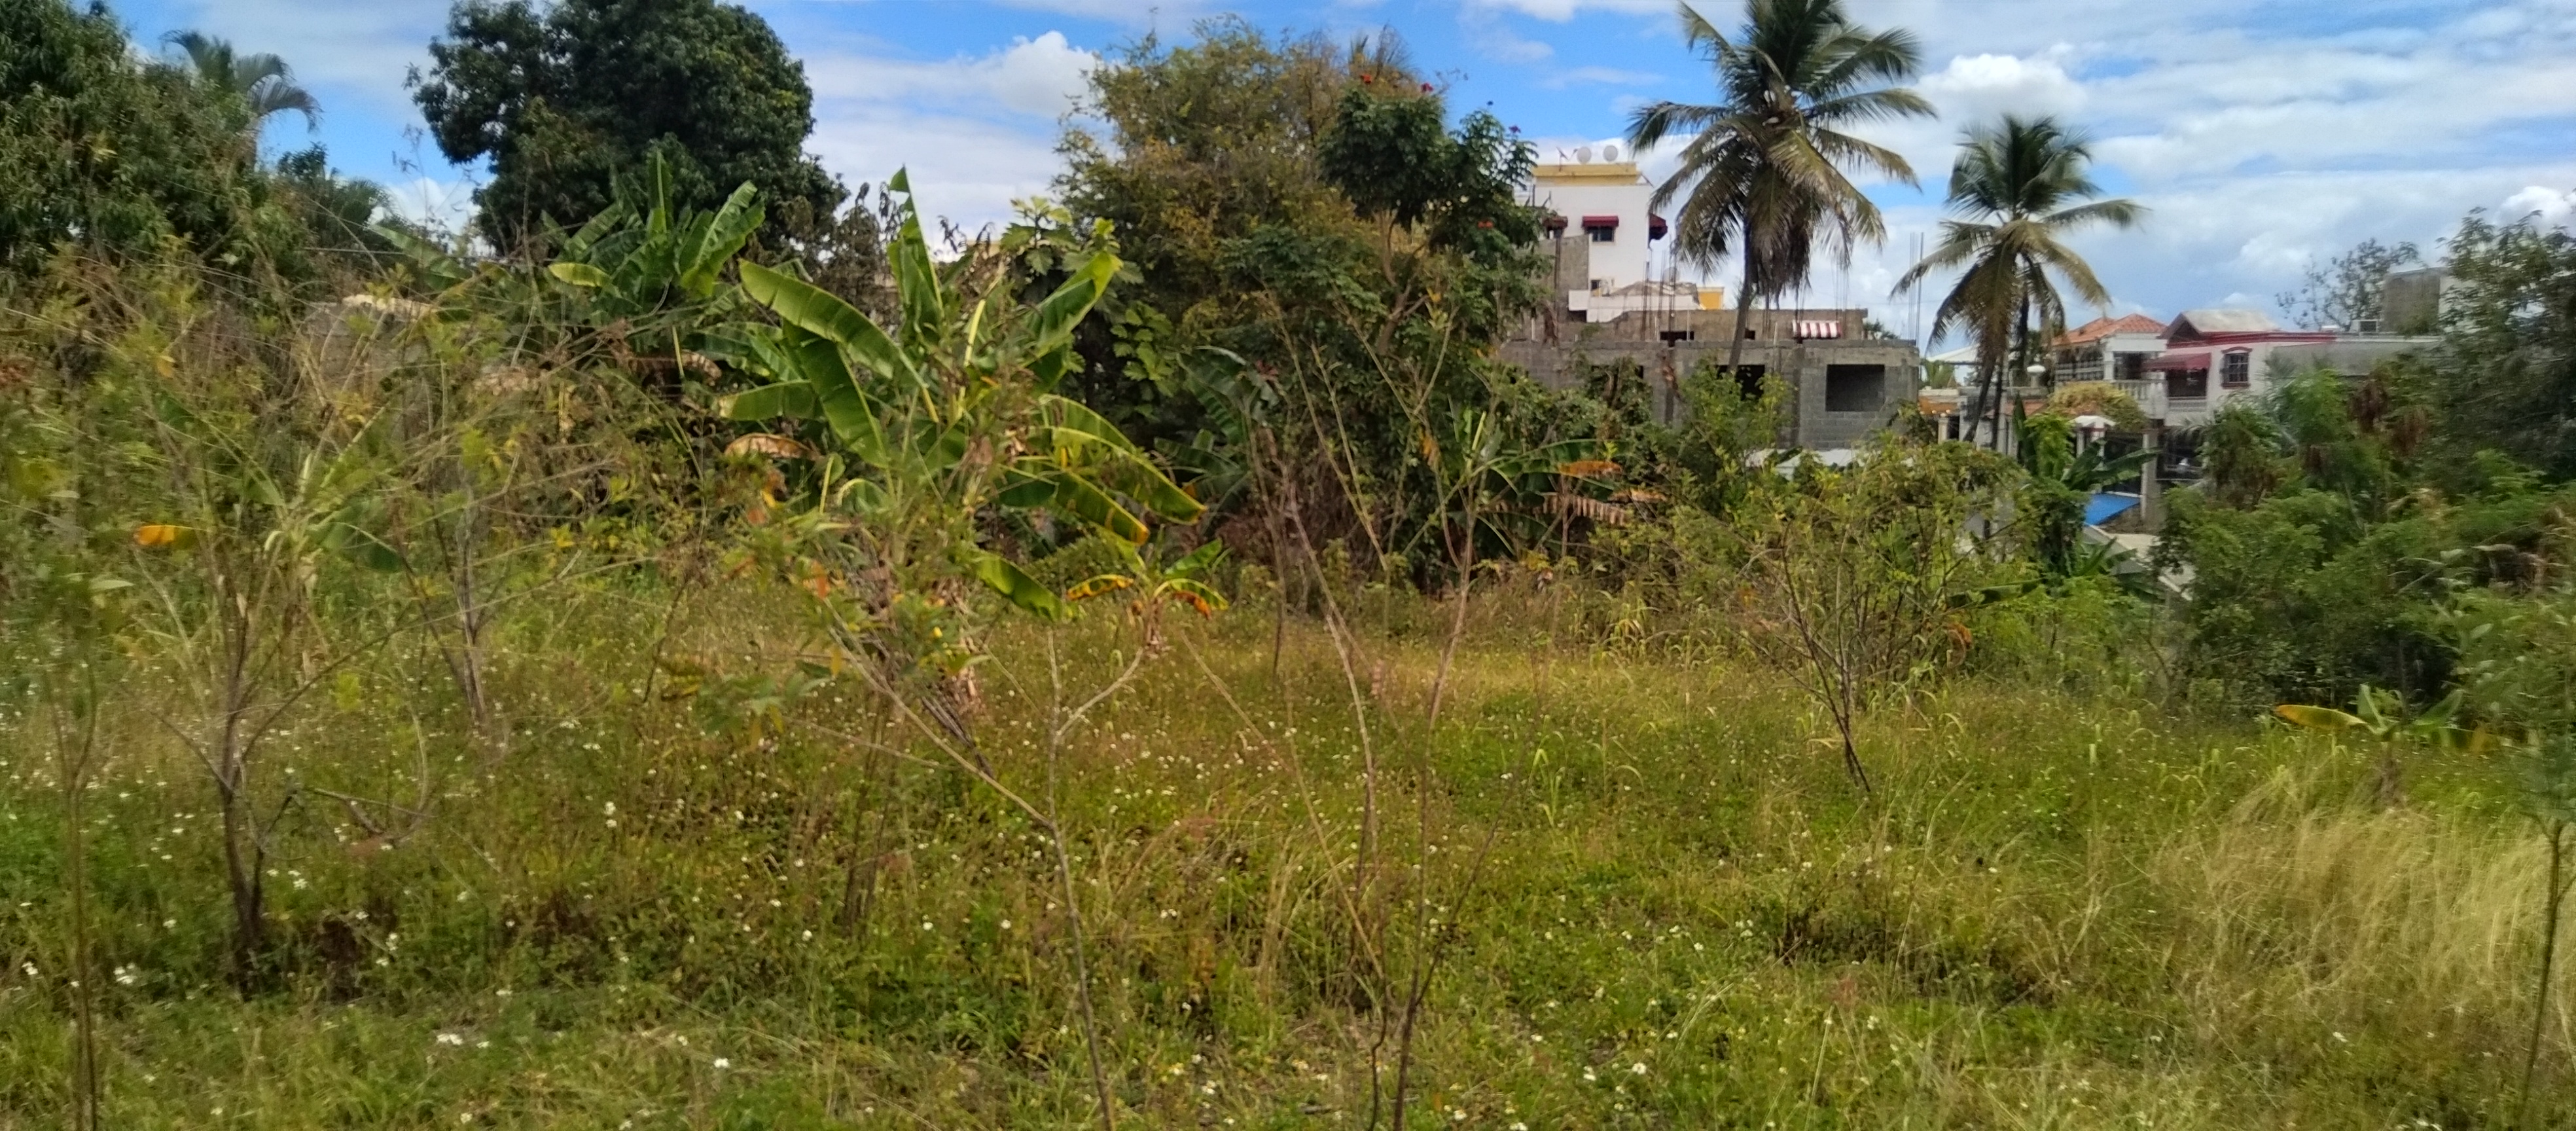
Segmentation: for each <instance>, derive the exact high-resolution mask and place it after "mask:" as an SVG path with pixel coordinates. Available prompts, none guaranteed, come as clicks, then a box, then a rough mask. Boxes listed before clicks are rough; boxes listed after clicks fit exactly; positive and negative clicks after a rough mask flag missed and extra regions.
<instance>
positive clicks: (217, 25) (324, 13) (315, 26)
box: [134, 0, 448, 118]
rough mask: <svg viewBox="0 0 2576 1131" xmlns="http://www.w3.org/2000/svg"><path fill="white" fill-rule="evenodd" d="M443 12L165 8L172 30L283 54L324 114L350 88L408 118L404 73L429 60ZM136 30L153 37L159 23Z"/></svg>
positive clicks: (408, 1) (390, 7)
mask: <svg viewBox="0 0 2576 1131" xmlns="http://www.w3.org/2000/svg"><path fill="white" fill-rule="evenodd" d="M447 12H448V0H372V2H370V3H363V4H314V3H303V2H298V0H181V2H180V3H177V4H174V5H172V6H171V8H170V9H169V10H168V11H167V12H166V13H165V14H166V15H167V16H168V17H169V18H170V20H171V21H172V22H171V24H170V27H171V28H172V29H177V28H197V29H200V30H203V31H205V32H207V33H208V34H210V35H216V36H220V37H222V38H225V39H229V40H231V41H232V43H233V46H234V47H235V48H236V49H238V50H241V51H244V52H261V51H264V52H268V53H271V54H274V55H276V56H278V57H279V58H282V59H284V60H286V62H287V65H289V66H291V67H293V68H295V77H296V80H297V81H298V82H300V83H302V84H303V85H304V86H306V87H307V88H312V89H316V90H321V91H324V92H325V93H327V94H329V95H330V97H329V98H326V99H325V100H324V103H323V111H324V113H326V114H327V113H329V112H330V111H331V110H332V108H333V107H334V106H335V105H337V104H338V103H339V101H340V98H341V97H342V96H345V95H353V96H356V97H357V98H359V99H361V100H363V101H364V102H366V103H368V104H369V105H370V107H371V108H373V109H376V110H380V111H391V112H395V113H398V114H400V115H402V116H404V117H406V118H408V117H409V116H410V114H411V112H412V111H411V98H410V95H409V92H407V91H405V90H404V89H403V85H402V80H403V73H404V71H405V70H406V69H408V68H410V67H412V66H414V65H420V66H426V65H427V64H428V62H429V41H430V40H431V39H432V38H433V37H435V36H437V35H438V34H439V32H440V31H442V30H444V29H445V28H446V26H447ZM134 30H135V31H136V32H137V33H138V34H140V35H144V36H152V35H157V34H159V32H160V31H161V30H164V29H156V28H148V27H138V28H136V29H134ZM151 46H157V44H153V45H151Z"/></svg>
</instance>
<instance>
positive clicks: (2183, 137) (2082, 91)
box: [111, 0, 2576, 331]
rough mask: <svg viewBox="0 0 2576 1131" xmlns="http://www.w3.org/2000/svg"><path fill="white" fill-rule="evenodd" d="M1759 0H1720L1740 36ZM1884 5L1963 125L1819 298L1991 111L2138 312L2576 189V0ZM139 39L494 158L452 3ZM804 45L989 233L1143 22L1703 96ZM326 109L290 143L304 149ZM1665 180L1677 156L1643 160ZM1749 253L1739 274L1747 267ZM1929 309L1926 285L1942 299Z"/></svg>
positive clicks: (895, 154)
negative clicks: (1962, 133) (463, 61)
mask: <svg viewBox="0 0 2576 1131" xmlns="http://www.w3.org/2000/svg"><path fill="white" fill-rule="evenodd" d="M1739 5H1740V0H1708V2H1707V3H1705V4H1703V6H1702V10H1703V11H1704V12H1706V13H1708V15H1709V16H1710V18H1711V19H1712V20H1714V21H1715V22H1717V23H1719V24H1720V25H1721V26H1731V25H1733V24H1734V23H1736V22H1738V21H1739V19H1740V12H1741V8H1740V6H1739ZM1849 5H1850V10H1851V11H1852V13H1853V14H1854V16H1855V18H1857V19H1858V20H1860V21H1861V22H1862V23H1864V24H1868V25H1871V26H1901V27H1906V28H1910V29H1912V30H1914V31H1915V33H1916V34H1917V35H1918V36H1919V37H1921V39H1922V41H1923V45H1924V71H1923V74H1922V76H1921V77H1920V78H1919V79H1918V80H1917V83H1916V85H1917V86H1918V87H1919V88H1920V89H1921V90H1922V91H1923V92H1924V93H1925V94H1926V95H1928V96H1929V97H1931V98H1932V100H1933V101H1934V102H1935V103H1936V104H1937V105H1939V106H1940V107H1941V108H1942V110H1943V117H1942V119H1941V120H1939V121H1926V122H1919V123H1908V124H1904V125H1901V126H1896V127H1889V128H1885V129H1882V130H1879V131H1878V132H1877V137H1878V140H1881V141H1883V142H1885V143H1887V144H1890V145H1892V146H1894V147H1896V148H1897V149H1898V150H1899V151H1901V152H1903V153H1905V154H1906V155H1907V156H1908V157H1909V158H1910V159H1911V160H1912V161H1913V163H1914V165H1915V168H1916V170H1917V172H1918V173H1919V174H1920V176H1921V180H1922V182H1923V187H1922V188H1921V189H1916V188H1911V187H1908V186H1905V185H1902V184H1884V185H1876V186H1872V188H1871V191H1872V194H1873V195H1874V196H1875V197H1876V198H1877V199H1878V200H1879V202H1880V203H1881V205H1882V206H1883V207H1884V208H1885V209H1886V210H1887V213H1888V218H1889V228H1890V238H1889V241H1888V243H1887V245H1886V246H1885V247H1884V248H1880V249H1868V248H1864V249H1862V250H1861V251H1860V252H1859V253H1858V254H1857V255H1856V256H1855V257H1854V261H1853V263H1852V265H1851V267H1850V269H1849V270H1848V271H1837V270H1832V269H1827V270H1825V271H1824V272H1822V273H1821V274H1820V276H1819V282H1818V284H1817V286H1816V288H1815V289H1814V290H1813V291H1811V292H1810V293H1809V295H1808V296H1807V298H1808V301H1809V302H1810V303H1811V304H1814V305H1843V304H1850V305H1868V306H1872V307H1875V308H1877V310H1878V311H1879V313H1880V316H1881V318H1882V319H1883V320H1885V321H1887V322H1888V323H1889V324H1890V325H1892V326H1895V327H1896V328H1898V329H1899V330H1900V331H1904V330H1909V329H1911V328H1912V327H1913V325H1914V319H1915V315H1914V303H1913V302H1912V301H1910V300H1895V299H1891V298H1890V297H1889V296H1888V293H1887V292H1888V285H1889V284H1890V282H1892V281H1893V279H1894V278H1895V276H1896V274H1897V273H1898V272H1900V271H1902V270H1903V268H1904V265H1905V261H1906V259H1907V256H1908V254H1909V253H1910V251H1911V249H1912V245H1913V240H1914V238H1915V236H1916V235H1917V234H1919V233H1926V232H1928V231H1929V230H1930V229H1931V227H1932V225H1933V224H1934V223H1935V222H1937V220H1938V218H1939V214H1940V210H1939V202H1940V197H1939V192H1940V189H1941V187H1942V183H1943V178H1944V176H1945V174H1946V172H1947V170H1948V167H1949V162H1950V158H1951V152H1952V146H1953V142H1954V140H1955V138H1956V137H1957V134H1958V131H1959V129H1960V127H1961V126H1962V125H1964V124H1965V123H1967V122H1971V121H1976V120H1980V119H1983V118H1987V117H1991V116H1993V115H1995V114H1999V113H2002V112H2004V111H2007V110H2011V111H2018V112H2023V113H2053V114H2058V115H2060V116H2062V117H2064V118H2067V119H2069V120H2071V121H2073V122H2075V123H2077V124H2079V125H2080V126H2081V127H2082V128H2084V129H2085V130H2087V131H2088V132H2089V133H2090V134H2091V135H2092V136H2093V137H2094V138H2095V139H2096V141H2097V146H2096V148H2097V152H2098V154H2099V157H2100V166H2101V167H2100V174H2101V179H2102V180H2103V181H2104V182H2105V184H2106V185H2108V186H2110V187H2111V188H2112V189H2113V190H2115V191H2117V192H2120V193H2124V194H2127V195H2131V196H2134V197H2135V198H2137V199H2138V200H2139V201H2141V202H2142V203H2144V204H2146V205H2147V206H2148V207H2149V208H2150V209H2151V210H2152V211H2151V215H2150V220H2149V222H2148V223H2147V225H2146V226H2145V227H2143V228H2142V229H2140V230H2137V231H2134V232H2096V233H2090V234H2087V235H2086V236H2084V237H2082V238H2081V239H2080V240H2079V247H2080V248H2081V249H2082V250H2083V251H2084V252H2085V253H2086V254H2087V255H2088V256H2090V257H2091V259H2092V261H2093V263H2094V265H2095V267H2096V269H2097V271H2098V272H2099V273H2100V274H2101V276H2102V278H2103V280H2104V282H2105V283H2106V284H2107V285H2108V286H2109V287H2110V288H2111V290H2112V292H2113V293H2114V295H2115V296H2116V300H2117V301H2116V304H2115V307H2114V309H2115V311H2119V312H2126V311H2131V310H2143V311H2146V312H2148V313H2152V314H2156V315H2160V316H2163V315H2170V314H2172V313H2174V312H2175V311H2176V310H2179V309H2183V308H2187V307H2194V306H2209V305H2222V304H2237V305H2256V306H2265V307H2268V306H2269V305H2270V304H2271V297H2272V296H2273V295H2274V294H2275V293H2276V292H2278V291H2280V290H2282V289H2284V288H2285V287H2288V286H2290V285H2293V284H2295V283H2296V282H2297V279H2298V276H2299V274H2300V271H2301V269H2302V268H2303V267H2304V266H2305V265H2306V264H2307V263H2308V262H2309V261H2310V260H2311V259H2312V258H2318V257H2325V256H2330V255H2333V254H2335V253H2337V252H2339V251H2341V250H2342V249H2344V248H2347V247H2349V246H2350V245H2352V244H2353V243H2355V242H2357V241H2359V240H2361V239H2363V238H2365V237H2376V238H2379V239H2383V240H2401V239H2402V240H2413V241H2416V242H2418V243H2419V244H2425V245H2428V246H2429V245H2430V244H2432V243H2433V242H2434V241H2436V240H2437V239H2439V238H2440V236H2441V235H2442V234H2443V233H2444V232H2445V231H2447V230H2448V229H2449V228H2450V227H2451V225H2452V224H2454V223H2455V222H2456V221H2457V220H2458V218H2459V217H2460V215H2461V214H2463V213H2465V212H2467V211H2468V210H2469V209H2472V208H2486V209H2489V210H2493V211H2504V212H2508V213H2512V214H2519V213H2523V212H2527V211H2533V210H2537V211H2541V212H2543V213H2544V214H2545V215H2547V216H2549V217H2550V218H2552V219H2565V218H2567V217H2568V216H2569V215H2570V213H2571V210H2576V196H2571V195H2570V190H2576V65H2571V64H2570V63H2568V62H2567V60H2569V59H2576V0H2495V2H2491V3H2475V2H2461V0H2454V2H2449V3H2432V2H2425V0H2303V2H2295V3H2293V2H2282V0H2158V2H2156V3H2139V2H2136V0H1849ZM111 6H112V7H113V8H114V9H115V10H116V11H117V12H118V13H119V15H120V16H121V17H122V18H123V19H124V20H125V21H126V22H127V24H128V26H129V28H130V29H131V30H132V31H133V32H134V33H135V35H136V37H137V38H138V39H139V40H142V41H147V42H148V41H150V40H153V39H156V38H158V37H159V36H160V35H162V34H163V33H165V32H168V31H171V30H174V29H180V28H196V29H199V30H203V31H206V32H208V33H211V34H215V35H220V36H225V37H228V38H230V39H232V40H233V41H234V42H235V44H236V45H237V46H239V47H240V48H241V49H242V50H245V51H273V52H276V53H278V54H280V55H282V56H284V57H285V58H286V59H287V61H288V62H289V63H291V64H293V65H294V66H295V67H296V69H297V72H298V74H299V77H300V78H301V79H302V80H303V81H304V82H305V84H306V85H307V86H309V87H310V88H311V89H313V90H314V92H315V93H316V94H317V95H318V96H319V97H320V98H321V100H322V103H323V106H324V110H325V115H324V119H323V122H322V125H321V127H320V129H319V131H318V132H316V133H313V134H311V135H309V136H310V137H311V139H313V140H319V141H321V142H324V143H325V144H327V145H328V146H329V147H330V150H331V153H332V157H333V160H334V163H335V164H337V165H338V166H340V167H341V168H343V169H344V170H346V171H348V172H351V173H355V174H359V175H363V176H368V177H372V178H375V179H378V180H380V181H383V182H385V183H387V184H389V185H393V186H396V187H397V189H398V190H399V193H400V195H401V197H402V199H403V201H404V205H403V207H404V208H405V209H406V210H407V211H409V212H412V213H415V214H423V215H439V214H447V215H454V214H456V213H457V212H458V211H459V210H460V209H462V208H463V207H465V206H466V204H467V202H468V200H469V194H470V192H471V189H472V183H473V179H474V174H473V171H472V170H464V169H457V168H454V167H452V166H449V165H448V164H447V163H446V162H445V161H444V160H443V159H442V158H440V157H439V155H438V153H437V151H436V148H435V146H434V145H432V144H431V143H430V142H428V141H427V139H425V138H423V137H421V136H420V135H419V134H418V132H417V126H418V123H419V119H418V115H417V114H416V113H415V112H414V111H413V109H412V107H411V104H410V102H409V99H408V97H407V95H406V93H405V90H404V87H403V75H404V72H405V69H406V68H407V67H409V66H410V65H412V64H414V63H418V62H421V61H424V60H425V59H426V54H425V51H424V47H425V45H426V44H427V42H428V41H429V39H430V38H431V37H433V36H434V35H436V34H437V32H438V30H439V29H440V27H441V26H442V25H443V24H444V21H445V17H446V10H447V4H446V0H366V2H361V3H346V2H344V3H338V4H317V3H313V2H312V0H115V2H112V4H111ZM750 7H752V8H753V9H754V10H755V11H758V12H759V13H761V14H762V15H763V16H765V17H767V18H768V19H769V21H770V22H771V23H772V24H773V25H774V26H775V27H777V29H778V31H779V33H780V35H781V37H782V38H784V39H785V41H786V42H787V45H788V47H789V49H790V50H791V51H793V52H795V53H796V54H797V55H798V56H799V57H800V58H802V59H803V60H804V61H805V66H806V71H807V78H808V79H809V81H811V82H812V83H813V85H814V87H815V92H816V118H817V122H816V132H815V136H814V138H813V140H812V142H811V143H810V144H811V146H812V148H813V150H814V151H815V152H816V153H817V154H819V155H820V156H821V157H822V158H823V160H824V162H825V164H826V165H827V166H828V167H830V168H831V169H832V170H833V171H835V172H837V173H839V174H841V175H842V176H844V177H846V178H849V179H851V180H853V181H857V180H868V181H876V180H882V179H884V178H885V177H886V176H887V175H889V174H891V173H892V172H893V171H894V169H895V168H896V167H898V166H909V167H910V168H911V169H912V171H913V182H914V184H915V185H916V186H917V187H918V188H919V189H920V190H921V195H922V198H923V202H924V204H925V206H926V207H928V208H930V209H931V210H933V211H936V212H940V213H943V214H946V215H948V216H950V217H952V218H954V219H957V220H959V221H961V222H965V223H967V224H969V225H973V224H977V223H982V222H987V221H993V220H998V219H1001V218H1004V217H1006V216H1008V214H1009V202H1010V201H1011V200H1012V199H1013V198H1014V197H1021V196H1027V195H1030V194H1033V193H1038V192H1042V191H1044V189H1045V187H1046V184H1047V182H1048V180H1049V179H1050V178H1051V177H1052V176H1053V175H1054V174H1055V172H1056V170H1057V167H1058V166H1057V161H1056V157H1055V155H1054V151H1053V139H1054V136H1055V134H1056V131H1057V128H1058V126H1057V123H1058V120H1059V119H1060V118H1061V117H1062V116H1063V115H1064V114H1065V113H1066V112H1067V111H1068V110H1069V109H1071V108H1072V107H1073V105H1074V102H1073V99H1074V96H1075V95H1076V94H1077V93H1078V92H1079V91H1080V90H1081V87H1082V80H1083V75H1084V73H1085V72H1086V70H1087V69H1088V68H1089V67H1091V66H1093V65H1095V64H1096V62H1097V60H1098V59H1099V57H1100V56H1101V55H1102V54H1103V53H1109V52H1114V50H1115V49H1116V48H1117V47H1118V46H1120V45H1121V44H1124V43H1127V42H1129V41H1132V40H1133V39H1134V38H1135V37H1136V36H1138V35H1141V34H1144V33H1147V32H1158V33H1160V34H1161V35H1163V36H1164V37H1165V38H1166V39H1175V38H1185V37H1186V36H1187V35H1188V34H1189V29H1190V27H1191V25H1192V24H1193V23H1194V22H1195V21H1197V20H1198V19H1200V18H1202V17H1205V16H1209V15H1213V14H1217V13H1219V12H1236V13H1240V14H1241V15H1243V16H1244V17H1245V18H1247V19H1249V20H1250V21H1252V22H1253V23H1254V24H1255V25H1257V26H1260V27H1263V28H1266V29H1272V30H1293V31H1299V32H1303V31H1312V30H1322V31H1326V32H1329V33H1333V34H1336V35H1350V34H1356V33H1360V32H1368V31H1374V30H1376V29H1378V28H1380V27H1392V28H1394V29H1395V30H1396V31H1397V32H1399V33H1400V34H1401V35H1403V37H1404V38H1405V39H1406V41H1407V42H1408V44H1409V45H1410V47H1411V48H1412V50H1413V53H1414V56H1415V60H1416V62H1417V64H1419V65H1420V66H1422V67H1423V68H1424V69H1427V70H1430V71H1432V72H1435V73H1437V74H1439V75H1440V76H1441V77H1442V79H1443V80H1444V81H1445V82H1446V83H1447V85H1448V86H1449V96H1450V99H1451V105H1452V106H1453V107H1454V108H1458V109H1464V108H1466V107H1470V106H1476V105H1482V104H1487V103H1490V104H1491V105H1492V107H1493V109H1494V110H1495V111H1496V112H1497V113H1499V114H1500V115H1501V116H1502V117H1503V118H1504V120H1506V121H1508V122H1511V123H1513V124H1516V125H1519V126H1520V127H1521V128H1522V130H1523V133H1524V134H1525V135H1526V136H1530V137H1533V138H1536V139H1539V140H1540V142H1541V144H1542V146H1543V148H1544V149H1545V150H1546V151H1547V152H1548V153H1549V154H1553V152H1554V151H1556V150H1557V149H1559V148H1564V149H1571V148H1572V147H1573V146H1574V145H1576V144H1580V143H1582V142H1586V141H1600V140H1605V139H1609V138H1612V137H1615V136H1616V135H1617V133H1618V131H1619V129H1620V127H1621V124H1622V123H1623V122H1624V121H1625V119H1626V115H1627V111H1628V110H1629V109H1630V108H1631V107H1633V106H1635V105H1636V104H1638V103H1639V102H1640V101H1644V100H1650V99H1656V98H1679V99H1697V98H1702V97H1705V96H1706V95H1707V93H1708V86H1707V82H1706V68H1705V65H1704V64H1702V63H1701V62H1700V61H1699V60H1697V59H1695V58H1693V57H1692V56H1691V55H1690V54H1689V53H1687V52H1686V51H1685V50H1684V48H1683V45H1682V43H1681V41H1680V38H1679V35H1678V32H1677V27H1676V23H1675V20H1674V17H1673V9H1672V5H1671V3H1670V2H1669V0H1376V2H1364V0H1344V2H1338V3H1325V4H1302V5H1301V4H1274V3H1253V4H1232V5H1228V4H1222V3H1217V2H1214V0H1179V2H1174V0H1165V2H1163V3H1160V4H1156V3H1154V2H1153V0H1013V2H1006V3H993V2H982V0H754V2H753V3H751V4H750ZM307 137H308V135H307V133H306V131H305V128H304V126H303V124H302V123H301V122H297V121H292V120H281V121H279V122H278V123H276V124H274V125H272V126H271V127H270V135H269V142H270V145H271V148H273V149H274V148H279V147H285V146H301V145H304V144H307ZM1647 168H1648V171H1649V172H1650V173H1653V172H1657V171H1658V170H1659V162H1658V161H1657V159H1656V158H1655V156H1654V155H1651V154H1650V155H1648V159H1647ZM1721 274H1723V272H1721ZM1927 305H1928V304H1927Z"/></svg>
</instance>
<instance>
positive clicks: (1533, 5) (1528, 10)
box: [1467, 0, 1673, 24]
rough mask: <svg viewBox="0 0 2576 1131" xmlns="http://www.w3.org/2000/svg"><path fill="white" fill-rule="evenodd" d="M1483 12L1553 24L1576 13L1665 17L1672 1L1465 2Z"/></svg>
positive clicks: (1480, 0) (1476, 0)
mask: <svg viewBox="0 0 2576 1131" xmlns="http://www.w3.org/2000/svg"><path fill="white" fill-rule="evenodd" d="M1467 2H1468V3H1469V4H1472V5H1474V6H1477V7H1483V8H1495V9H1500V10H1503V11H1509V12H1519V13H1520V14H1522V15H1525V16H1535V17H1537V18H1539V19H1542V20H1547V21H1550V22H1553V23H1560V24H1561V23H1564V22H1565V21H1567V20H1571V19H1573V18H1574V17H1575V14H1576V13H1578V12H1586V11H1597V12H1628V13H1634V14H1639V15H1645V14H1668V13H1670V12H1671V11H1672V10H1673V3H1672V0H1467Z"/></svg>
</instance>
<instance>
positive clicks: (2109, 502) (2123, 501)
mask: <svg viewBox="0 0 2576 1131" xmlns="http://www.w3.org/2000/svg"><path fill="white" fill-rule="evenodd" d="M2136 505H2138V497H2137V496H2136V495H2114V494H2111V493H2110V492H2108V491H2103V492H2098V493H2096V494H2095V495H2094V496H2093V498H2092V500H2091V501H2089V502H2087V503H2085V504H2084V524H2085V525H2087V526H2100V525H2102V524H2103V523H2106V522H2109V521H2111V520H2112V519H2114V518H2118V517H2119V516H2120V512H2122V511H2125V510H2128V509H2129V508H2130V507H2134V506H2136Z"/></svg>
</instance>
